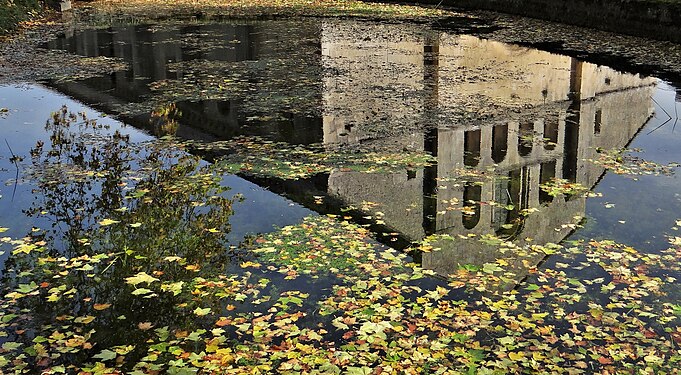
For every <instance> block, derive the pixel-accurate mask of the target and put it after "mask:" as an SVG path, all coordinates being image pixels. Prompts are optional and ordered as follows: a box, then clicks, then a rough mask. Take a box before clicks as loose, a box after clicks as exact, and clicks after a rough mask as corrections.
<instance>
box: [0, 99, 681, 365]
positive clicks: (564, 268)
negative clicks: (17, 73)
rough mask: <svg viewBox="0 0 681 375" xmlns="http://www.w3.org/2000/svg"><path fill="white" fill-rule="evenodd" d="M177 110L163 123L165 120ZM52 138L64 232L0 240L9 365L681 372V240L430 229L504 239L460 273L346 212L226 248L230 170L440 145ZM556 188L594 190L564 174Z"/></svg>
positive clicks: (48, 211)
mask: <svg viewBox="0 0 681 375" xmlns="http://www.w3.org/2000/svg"><path fill="white" fill-rule="evenodd" d="M175 110H176V109H175V108H173V107H168V108H165V109H163V110H159V111H158V112H157V113H155V118H158V119H159V121H160V122H167V118H168V117H169V116H170V117H172V116H171V115H172V112H173V111H175ZM46 130H47V131H48V132H50V134H51V137H50V141H49V142H50V144H49V145H45V144H37V145H36V147H35V148H34V149H33V150H32V152H31V158H30V163H31V170H30V174H29V175H28V177H29V178H30V179H31V180H32V183H35V184H36V189H37V191H40V192H41V194H37V195H36V196H37V197H38V198H36V201H35V202H34V205H33V206H32V207H31V208H30V209H28V210H27V211H26V214H28V215H31V216H35V217H47V218H50V219H52V221H53V222H54V223H55V225H54V226H53V227H52V228H33V229H32V230H31V231H30V233H28V234H27V236H26V237H25V238H9V237H4V238H1V239H0V249H1V250H4V251H8V252H10V253H11V255H10V258H9V260H8V261H7V263H6V269H5V270H4V272H3V274H2V290H1V291H0V311H2V317H1V318H0V340H2V345H0V370H1V371H2V372H3V373H35V372H42V373H48V374H49V373H79V372H80V373H85V374H117V373H130V374H157V373H161V372H167V373H178V374H183V373H196V372H201V373H213V372H214V373H244V372H253V373H310V374H312V373H330V374H339V373H348V374H370V373H376V374H378V373H383V372H389V373H417V372H430V373H464V372H475V373H509V372H552V373H554V372H555V373H594V372H601V373H613V372H629V373H655V372H673V371H674V370H675V369H676V368H677V367H678V366H679V365H680V364H679V362H680V361H681V351H679V344H681V327H680V326H679V324H678V320H679V316H681V306H680V305H677V304H674V303H672V302H669V301H674V299H673V298H671V297H674V296H675V295H676V294H678V290H677V289H676V288H674V283H675V282H676V280H677V279H678V278H679V277H681V268H680V267H679V266H678V261H677V260H678V258H679V255H681V248H680V247H679V246H681V240H679V239H678V238H672V239H671V240H670V244H671V247H670V249H669V250H668V251H666V252H662V253H661V254H660V255H655V254H644V253H640V252H638V251H636V250H635V249H633V248H631V247H628V246H626V245H623V244H617V243H613V242H611V241H589V242H581V243H574V244H567V245H565V246H561V245H556V244H535V243H533V242H532V241H524V242H519V243H514V242H511V241H508V240H506V239H503V238H500V237H496V236H493V235H474V234H471V235H468V236H449V235H433V236H429V237H427V238H426V239H425V240H423V241H422V242H420V243H417V244H415V245H414V247H413V248H412V249H409V251H408V252H410V253H416V252H438V251H443V250H442V248H444V246H445V245H446V243H447V242H450V241H463V243H464V245H465V244H470V245H471V246H473V245H474V244H476V243H482V244H484V245H486V246H492V247H494V248H496V250H497V252H498V256H497V259H496V260H495V261H493V262H488V263H484V264H482V265H469V264H462V265H460V268H459V270H458V271H456V272H454V273H452V274H450V275H447V276H446V277H442V276H436V275H435V273H434V272H433V271H429V270H427V269H424V268H422V267H421V266H418V265H417V264H415V263H412V262H411V259H410V258H409V257H408V256H407V255H405V254H403V253H400V252H397V251H396V250H393V249H391V248H388V247H386V246H383V245H380V244H378V243H377V242H376V241H375V240H373V239H372V238H371V233H370V232H369V230H367V229H366V228H365V227H362V226H360V225H358V224H353V223H351V222H349V221H347V218H343V217H338V216H332V215H330V216H315V217H308V218H306V219H305V220H304V221H303V222H302V223H300V224H298V225H293V226H287V227H284V228H281V229H280V230H278V231H276V232H274V233H271V234H268V235H264V236H259V237H256V238H254V239H252V240H250V241H245V242H243V243H242V244H239V245H238V246H237V245H231V244H230V243H229V242H228V241H227V239H226V235H227V234H228V232H229V218H230V216H231V213H232V204H233V202H234V201H235V200H236V199H238V198H237V197H229V196H227V195H226V194H227V193H228V191H227V189H226V187H224V186H221V184H220V180H221V177H222V174H223V173H224V172H225V171H233V172H239V173H253V174H258V175H264V176H277V177H279V178H302V177H307V176H310V175H313V174H316V173H320V172H325V171H329V170H331V169H334V168H339V169H347V170H356V171H359V172H363V173H372V172H378V171H390V170H396V169H398V170H404V169H410V168H419V167H423V166H425V165H428V164H429V163H432V162H433V160H432V157H430V156H428V155H424V154H414V155H412V154H409V153H400V154H397V153H395V154H390V153H385V152H384V151H380V150H379V151H376V152H371V153H367V152H352V151H351V150H342V151H340V150H333V149H328V150H327V149H324V148H322V147H321V146H315V147H306V148H303V147H293V146H290V145H287V144H280V143H275V142H268V141H264V140H262V139H257V138H239V139H236V140H233V141H228V142H218V143H214V144H201V143H193V142H186V143H179V142H176V141H174V140H165V141H158V142H153V143H145V144H139V145H135V144H131V143H130V141H129V140H128V139H127V138H126V137H124V136H122V135H121V134H119V133H114V134H113V135H106V134H101V133H102V132H101V131H102V130H103V127H102V126H100V125H98V124H97V122H96V121H94V120H92V119H89V118H88V117H87V116H86V115H85V114H73V113H70V112H69V111H68V109H67V108H62V109H61V110H60V111H58V112H55V113H54V115H53V116H52V118H51V119H50V120H49V121H48V123H47V124H46ZM184 149H191V150H193V151H194V152H197V151H199V153H204V154H207V155H213V156H214V158H215V162H214V163H212V164H208V163H205V162H201V161H200V159H199V158H198V157H195V156H191V155H188V154H187V153H186V152H185V151H184ZM225 154H226V156H224V155H225ZM462 173H464V174H465V173H468V174H470V177H475V178H478V179H479V180H480V181H485V180H486V179H489V178H491V177H490V176H491V174H490V173H491V171H477V172H476V171H473V170H468V169H467V170H464V171H462ZM452 181H454V182H456V181H457V180H455V179H454V180H452ZM440 182H447V181H440ZM542 188H545V189H548V190H547V191H548V192H549V193H552V192H553V193H555V194H556V195H559V194H563V195H570V194H576V193H578V192H582V191H583V190H584V189H583V188H581V187H579V186H576V185H574V184H570V183H568V182H566V181H560V180H555V181H551V182H550V183H549V184H545V186H544V187H542ZM365 205H366V206H367V207H368V208H374V207H373V205H370V204H369V203H368V202H367V203H365ZM370 206H371V207H370ZM376 216H380V215H379V213H376ZM2 231H4V228H2ZM466 241H468V242H466ZM548 255H553V257H552V258H551V262H548V263H547V264H546V266H544V267H541V268H538V267H536V265H537V264H538V263H540V262H541V261H542V260H543V259H545V258H546V257H547V256H548Z"/></svg>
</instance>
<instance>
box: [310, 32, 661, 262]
mask: <svg viewBox="0 0 681 375" xmlns="http://www.w3.org/2000/svg"><path fill="white" fill-rule="evenodd" d="M400 30H401V29H400V28H399V27H397V26H389V25H381V26H376V27H374V28H372V29H368V28H367V29H365V30H364V31H365V33H362V34H356V33H353V32H352V30H347V31H345V30H343V29H342V28H341V29H339V28H338V26H337V25H333V26H331V27H329V28H328V29H327V28H324V31H323V36H322V49H323V63H324V64H328V65H330V66H332V67H333V68H335V69H336V70H337V71H340V72H342V74H341V75H338V76H327V77H326V78H325V91H324V104H325V106H327V107H328V108H330V109H331V110H329V111H328V112H327V114H326V115H325V116H324V119H323V122H324V140H325V141H326V142H334V143H335V142H339V143H358V142H366V143H371V142H372V141H373V139H372V137H374V136H375V134H376V133H375V131H374V129H373V128H372V127H371V124H370V122H369V126H368V128H367V129H365V128H363V125H362V121H363V120H365V119H368V118H370V117H372V116H379V117H383V118H385V119H386V120H387V121H395V122H398V123H399V122H407V123H409V122H411V123H415V124H416V123H423V121H424V120H425V121H428V118H427V117H426V118H425V119H424V117H423V116H428V115H429V114H431V113H437V114H440V116H439V117H438V120H436V121H439V123H437V124H436V125H437V130H432V131H425V132H417V133H413V134H412V133H409V132H408V131H406V132H402V133H400V134H399V135H396V136H394V137H393V139H389V141H390V142H392V143H395V144H397V145H401V146H403V147H411V148H414V147H415V148H417V149H421V150H426V151H430V152H432V153H433V154H436V155H437V161H438V162H437V166H436V167H433V168H431V170H428V169H426V170H425V171H419V172H417V173H415V174H414V173H412V172H408V171H404V172H402V173H394V174H390V175H367V174H361V173H356V172H342V171H335V172H332V173H331V175H330V177H329V192H330V194H332V195H335V196H337V197H340V198H341V199H343V200H345V201H347V202H348V204H356V205H357V204H360V203H361V202H362V201H370V202H375V203H379V206H378V207H376V210H377V211H381V212H382V213H384V214H385V217H384V218H383V220H384V221H385V222H386V223H387V224H388V225H389V226H390V227H393V228H394V229H396V230H397V231H400V232H402V233H404V234H406V235H407V236H408V237H410V238H411V239H412V240H418V239H420V238H423V237H424V236H425V235H427V234H431V233H446V234H464V235H465V234H468V233H475V234H498V235H502V236H516V237H517V238H518V239H520V240H521V241H522V240H523V239H525V238H528V237H529V238H532V239H533V240H534V241H535V242H538V243H546V242H558V241H560V240H562V239H563V238H564V237H565V236H566V235H567V234H568V233H569V231H570V228H569V227H562V224H566V223H570V222H572V221H573V220H574V219H573V217H575V216H581V215H583V214H584V211H585V199H584V198H572V199H567V200H566V199H565V198H564V197H560V196H559V197H556V198H554V197H551V196H549V195H548V194H546V193H545V192H543V191H541V190H540V189H539V185H540V184H541V183H545V182H546V181H549V180H550V179H552V178H563V179H567V180H570V181H573V182H578V183H580V184H582V185H584V186H586V187H588V188H591V187H593V186H594V185H595V184H596V182H597V181H598V179H599V178H600V176H601V175H602V173H603V169H602V168H600V167H598V166H595V165H593V164H591V163H589V162H586V161H585V159H589V158H594V157H595V155H596V148H603V149H611V148H621V147H625V146H626V145H627V144H628V143H629V141H630V140H631V139H632V138H633V137H634V135H635V134H636V132H637V131H638V130H639V129H640V128H641V127H642V126H643V125H644V124H645V123H646V122H647V120H648V119H649V118H650V116H651V115H652V112H653V106H652V100H651V95H652V93H653V90H654V82H655V80H654V79H651V78H640V77H638V76H636V75H630V74H623V73H618V72H616V71H614V70H612V69H609V68H605V67H598V66H595V65H593V64H589V63H584V62H581V61H578V60H576V59H573V58H570V57H565V56H559V55H554V54H550V53H547V52H543V51H538V50H533V49H529V48H523V47H518V46H512V45H507V44H503V43H498V42H493V41H487V40H481V39H478V38H475V37H470V36H458V35H447V34H436V35H428V34H419V33H413V34H405V33H404V32H400ZM395 35H397V36H398V37H397V38H394V36H395ZM386 72H388V73H387V74H386ZM386 92H392V93H394V95H396V97H392V98H387V99H386V97H385V96H386V94H385V93H386ZM400 92H406V93H408V94H409V93H416V92H422V93H425V95H421V96H420V97H419V96H416V95H412V96H408V104H409V105H408V106H404V105H403V104H404V102H403V101H402V98H400V97H399V93H400ZM476 104H477V105H478V106H479V105H480V104H482V106H483V108H479V107H476ZM485 105H494V107H493V108H484V106H485ZM412 106H413V107H412ZM341 108H351V109H352V110H351V111H347V112H343V111H342V110H338V109H341ZM480 110H481V111H485V110H487V111H489V113H483V114H482V116H481V115H479V114H478V113H475V111H480ZM469 112H472V113H471V115H470V116H469V118H470V119H471V121H470V123H467V122H466V121H465V119H466V118H467V117H466V115H467V113H469ZM442 114H444V115H442ZM448 115H451V118H452V119H453V120H452V122H451V123H448V122H447V121H448ZM485 115H487V120H485ZM481 119H482V120H481ZM452 124H453V125H455V126H451V125H452ZM427 125H428V124H427ZM463 167H474V168H480V169H483V170H486V169H488V168H489V167H493V169H494V173H492V175H493V177H490V178H486V179H484V180H483V182H482V183H481V184H466V183H461V184H453V183H452V182H451V181H450V182H447V181H448V180H450V178H451V177H454V174H453V172H454V171H455V170H458V169H461V168H463ZM436 181H437V182H436ZM457 185H458V186H457ZM472 201H475V202H480V201H482V202H483V204H479V203H475V204H474V203H472ZM452 202H460V203H459V205H472V208H473V209H472V212H469V213H468V214H463V213H462V211H461V210H452V209H451V204H452ZM489 202H495V203H498V205H494V203H493V204H491V205H490V204H486V203H489ZM509 204H512V205H513V206H514V207H515V209H514V210H507V209H504V208H502V207H500V206H506V205H509ZM526 208H539V212H537V213H534V214H532V215H530V216H528V218H527V219H526V220H524V221H522V220H519V216H518V215H519V214H518V211H519V210H520V209H526ZM476 244H477V242H472V241H466V242H465V243H448V244H445V243H442V244H441V245H442V246H443V248H444V247H445V246H447V248H446V249H445V251H440V252H435V253H430V254H424V255H423V263H424V266H426V267H428V268H433V269H436V270H438V271H441V272H448V271H452V270H453V269H456V266H457V264H466V263H473V264H481V263H483V262H487V261H493V260H494V259H495V255H496V254H495V252H494V251H493V250H492V249H488V248H486V247H485V246H484V245H482V244H479V245H477V247H478V248H473V247H476Z"/></svg>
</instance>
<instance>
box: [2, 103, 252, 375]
mask: <svg viewBox="0 0 681 375" xmlns="http://www.w3.org/2000/svg"><path fill="white" fill-rule="evenodd" d="M46 130H47V131H48V132H49V133H50V138H49V143H50V144H49V145H48V144H44V143H42V142H38V144H36V146H35V148H34V149H33V150H32V151H31V157H32V159H31V168H30V172H29V177H30V180H31V183H34V184H35V186H36V188H35V193H36V194H35V201H34V202H33V204H32V206H31V207H30V208H29V209H27V210H26V211H25V214H26V215H29V216H31V217H35V218H36V219H41V220H45V219H46V220H47V221H48V222H50V223H51V225H50V226H49V227H47V228H33V230H32V232H31V233H29V234H28V235H27V236H26V237H25V238H24V239H22V240H12V241H11V246H12V247H13V249H14V250H13V256H11V257H10V259H9V260H8V261H7V263H6V265H5V266H6V269H5V272H4V274H3V280H2V281H3V287H4V289H5V290H3V291H2V295H3V296H9V298H7V297H6V298H5V299H3V300H2V303H1V304H0V308H1V309H2V312H3V315H4V316H11V317H14V316H15V315H16V316H17V318H16V319H14V320H10V321H7V322H5V321H3V323H9V324H3V327H2V328H3V330H5V331H6V332H9V337H8V338H7V339H8V340H16V341H22V340H28V341H30V340H32V339H34V338H35V337H37V336H39V335H41V332H42V334H43V335H44V333H45V332H58V333H59V335H65V338H64V340H76V341H72V342H71V343H72V344H73V346H69V344H68V341H66V342H67V344H66V345H65V348H66V349H64V350H62V351H61V353H62V355H61V358H53V357H45V358H43V359H42V360H40V361H37V363H33V364H30V363H29V364H28V366H29V368H34V369H39V368H41V367H44V366H48V365H50V364H54V363H53V362H55V363H59V362H61V363H69V362H78V361H81V360H83V359H85V358H87V357H88V356H91V355H92V350H96V349H97V342H105V343H106V346H110V345H112V344H113V345H116V343H120V344H123V343H130V342H136V341H137V340H136V338H141V336H140V335H144V334H145V331H144V330H140V329H138V327H139V326H140V324H142V325H143V324H145V322H154V323H153V325H154V326H158V327H161V326H164V325H172V326H174V327H182V328H183V329H190V328H191V327H192V326H193V325H195V324H198V323H197V322H196V319H195V317H194V316H192V315H191V314H187V311H184V310H183V309H182V307H187V308H191V305H192V301H191V300H187V298H184V297H182V296H179V297H178V296H177V295H178V294H179V291H180V290H181V289H182V285H183V284H184V283H191V282H192V281H193V280H196V278H197V276H201V275H204V276H206V277H212V276H214V275H221V274H223V273H224V271H225V269H227V268H228V266H229V264H230V262H232V259H233V257H234V256H235V254H234V252H230V251H229V250H228V249H229V246H228V244H227V241H226V239H225V235H226V234H227V233H229V230H230V224H229V218H230V216H231V215H232V213H233V211H232V204H233V203H234V201H235V200H236V199H239V198H238V197H232V196H229V195H228V194H229V193H228V190H229V188H228V187H225V186H222V185H221V175H219V174H216V173H213V172H212V170H211V169H212V167H211V166H210V165H208V164H206V163H205V162H202V161H201V160H200V159H199V158H198V157H195V156H192V155H189V154H187V153H185V152H184V151H183V150H182V148H181V147H180V146H179V145H178V144H176V143H174V142H173V141H170V140H169V141H163V142H153V143H151V142H150V143H141V144H135V143H133V142H131V140H130V139H129V137H128V136H126V135H123V134H122V133H121V132H119V131H113V132H112V131H110V130H109V129H106V126H104V125H100V124H98V123H97V121H95V120H92V119H88V118H87V116H86V115H85V114H83V113H80V114H76V113H72V112H69V110H68V108H66V107H63V108H61V109H60V110H59V111H57V112H55V113H53V115H52V117H51V119H50V120H49V121H48V122H47V123H46ZM5 242H10V240H7V241H5ZM141 274H144V275H149V276H151V277H153V278H158V277H161V276H162V275H166V276H167V279H169V280H173V281H174V283H173V284H168V285H165V286H161V289H162V290H164V291H168V293H158V294H157V293H154V292H152V291H151V290H148V289H144V288H142V287H143V286H144V284H134V283H133V282H131V281H130V278H131V277H133V276H134V275H141ZM155 281H158V279H156V280H155ZM128 284H134V285H133V286H134V287H135V288H136V290H143V289H144V290H148V292H139V293H132V294H131V293H130V285H128ZM33 286H36V287H35V288H34V287H33ZM164 288H165V289H164ZM29 289H30V290H29ZM17 290H18V291H22V292H26V293H20V292H16V291H17ZM13 291H14V292H13ZM13 293H14V294H13ZM136 296H142V297H144V298H136ZM45 297H47V301H49V302H50V303H47V304H45V303H44V301H43V299H44V298H45ZM176 297H177V298H176ZM179 298H184V299H183V300H182V301H180V300H179ZM72 315H75V316H77V317H79V318H77V319H76V320H78V319H80V322H74V321H72V319H74V317H73V316H72ZM93 315H96V316H97V318H96V320H94V321H93V322H88V321H87V320H88V319H87V318H85V321H84V320H83V318H82V317H88V316H93ZM93 319H94V318H93ZM78 323H80V324H78ZM84 323H85V324H84ZM19 327H20V329H19ZM178 329H179V328H178ZM137 336H140V337H137ZM0 339H2V338H1V337H0ZM48 341H49V342H50V343H52V344H54V342H53V340H52V339H51V338H50V340H48ZM57 341H59V340H57ZM45 345H46V346H48V344H45ZM100 350H101V348H100ZM88 353H89V354H88ZM140 354H142V353H140ZM130 355H131V356H132V355H133V354H130ZM37 357H38V358H40V356H39V355H38V356H37ZM31 366H35V367H31Z"/></svg>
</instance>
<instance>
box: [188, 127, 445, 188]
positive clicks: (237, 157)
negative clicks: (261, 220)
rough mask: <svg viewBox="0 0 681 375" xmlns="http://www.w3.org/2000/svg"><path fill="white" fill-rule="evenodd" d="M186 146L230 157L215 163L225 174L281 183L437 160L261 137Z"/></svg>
mask: <svg viewBox="0 0 681 375" xmlns="http://www.w3.org/2000/svg"><path fill="white" fill-rule="evenodd" d="M186 144H187V145H188V147H189V148H191V149H193V150H197V151H200V152H211V153H216V154H218V155H219V154H225V153H226V154H227V155H226V156H222V157H219V158H218V159H217V161H216V163H215V164H216V166H217V167H218V168H220V169H221V170H222V171H224V172H227V173H243V174H251V175H256V176H264V177H277V178H281V179H299V178H307V177H310V176H312V175H315V174H318V173H324V172H330V171H332V170H334V169H338V170H341V171H360V172H366V173H380V172H389V171H395V170H405V169H407V170H416V169H418V168H423V167H425V166H428V165H432V164H433V163H434V162H435V158H434V157H433V156H431V155H430V154H428V153H426V152H409V151H403V152H396V151H386V150H377V151H360V150H353V149H352V148H344V149H336V148H333V147H331V146H321V145H308V146H295V145H290V144H288V143H283V142H271V141H267V140H263V139H261V138H258V137H241V138H235V139H233V140H229V141H218V142H212V143H196V142H186Z"/></svg>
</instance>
